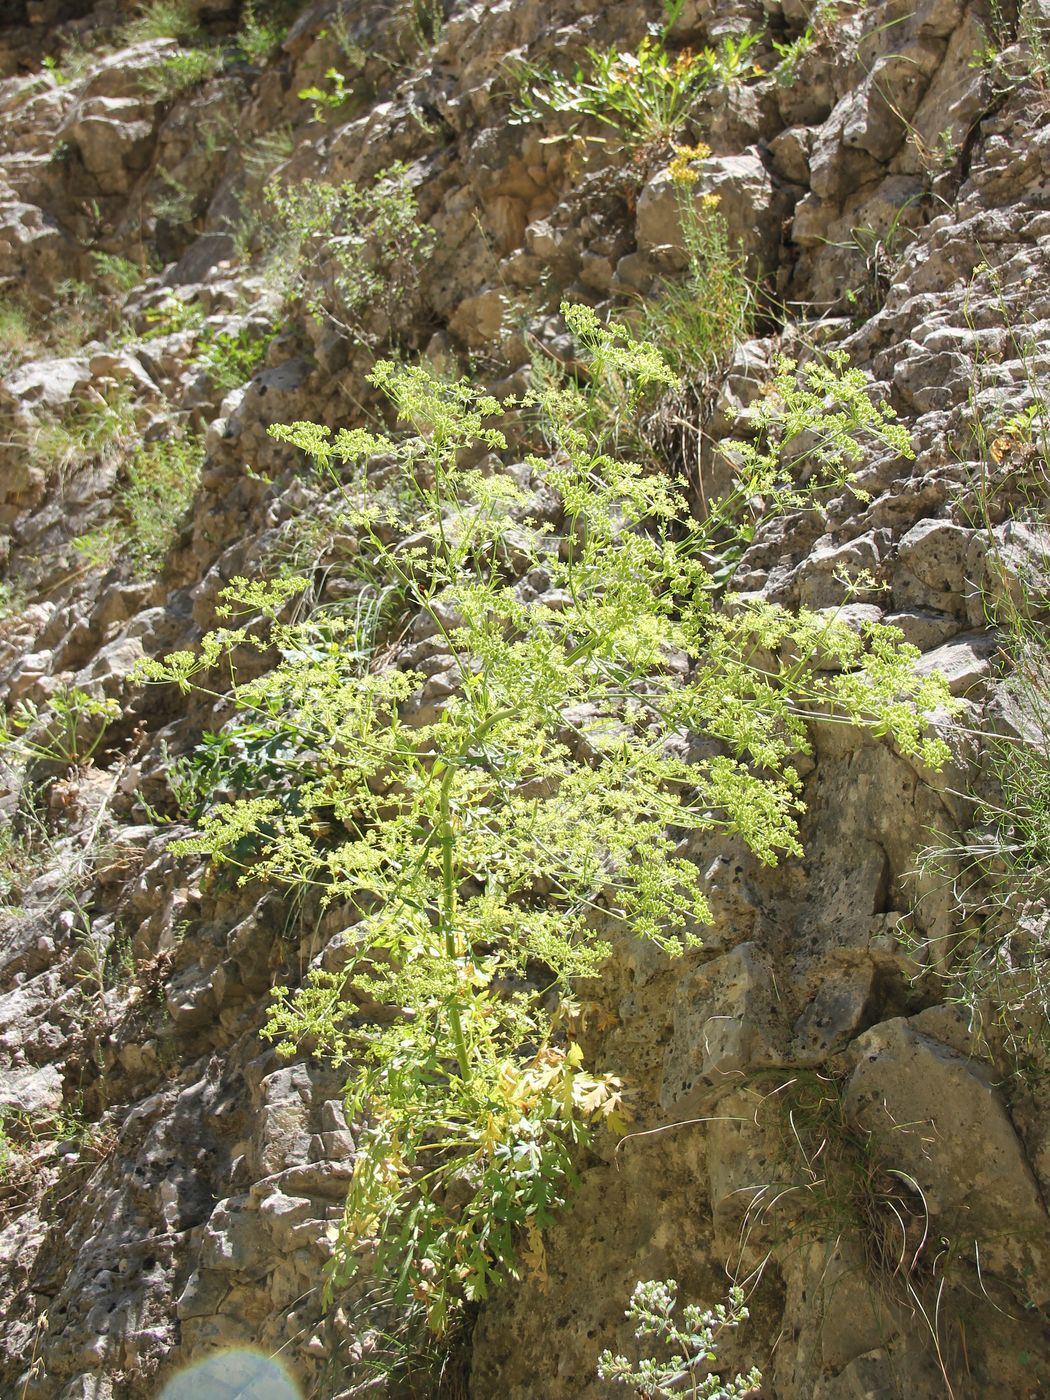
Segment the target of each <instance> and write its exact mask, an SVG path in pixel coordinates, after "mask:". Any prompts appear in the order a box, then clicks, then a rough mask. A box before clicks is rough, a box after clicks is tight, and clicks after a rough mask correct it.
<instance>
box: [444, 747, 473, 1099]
mask: <svg viewBox="0 0 1050 1400" xmlns="http://www.w3.org/2000/svg"><path fill="white" fill-rule="evenodd" d="M455 771H456V770H455V769H454V768H452V767H451V766H450V767H448V768H446V769H445V771H444V773H442V775H441V799H440V800H441V929H442V932H443V933H444V935H445V953H446V955H447V956H448V957H449V958H451V960H452V962H453V963H456V962H457V961H458V959H459V949H458V948H457V947H456V879H455V872H454V869H453V863H452V850H453V843H454V841H455V837H454V835H453V832H452V803H451V793H452V780H453V778H454V776H455ZM448 1019H449V1025H450V1027H451V1029H452V1041H453V1044H454V1045H455V1047H456V1062H457V1063H458V1065H459V1072H460V1074H461V1075H462V1077H463V1078H464V1079H469V1078H470V1058H469V1056H468V1054H467V1042H466V1037H465V1036H464V1034H463V1021H462V1018H461V1017H460V1014H459V1002H458V1000H457V994H456V993H455V992H454V993H453V994H452V997H451V999H450V1001H449V1006H448Z"/></svg>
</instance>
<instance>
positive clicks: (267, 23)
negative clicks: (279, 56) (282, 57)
mask: <svg viewBox="0 0 1050 1400" xmlns="http://www.w3.org/2000/svg"><path fill="white" fill-rule="evenodd" d="M272 8H273V7H272V6H269V5H267V6H266V7H265V9H264V14H266V15H267V17H266V18H265V19H260V18H259V15H258V13H257V11H256V8H255V4H254V2H253V0H247V3H246V4H245V6H244V9H243V10H242V11H241V24H240V28H239V29H238V30H237V35H236V44H237V47H238V48H239V49H240V50H241V52H242V53H243V54H244V56H245V58H247V59H248V61H249V63H255V64H259V65H260V66H261V65H262V64H264V63H266V62H267V61H268V60H269V59H270V58H272V57H273V55H274V53H275V52H276V50H277V49H279V48H280V46H281V44H282V42H283V41H284V36H285V35H286V34H287V32H288V26H287V25H286V24H283V23H281V22H276V23H275V22H273V21H272V19H271V17H270V16H269V14H268V13H267V12H268V11H269V10H272Z"/></svg>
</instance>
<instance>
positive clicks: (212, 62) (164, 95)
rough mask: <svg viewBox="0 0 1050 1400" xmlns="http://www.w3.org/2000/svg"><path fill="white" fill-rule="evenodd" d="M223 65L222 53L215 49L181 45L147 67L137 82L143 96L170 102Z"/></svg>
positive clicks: (209, 76) (198, 84)
mask: <svg viewBox="0 0 1050 1400" xmlns="http://www.w3.org/2000/svg"><path fill="white" fill-rule="evenodd" d="M222 65H223V56H222V54H221V52H219V51H218V50H217V49H180V50H179V51H178V53H173V54H169V55H168V56H167V57H166V58H163V59H161V61H160V62H159V63H158V64H157V65H156V67H154V68H148V69H146V71H145V72H144V73H143V74H142V76H141V78H140V79H139V84H140V86H141V88H142V91H143V93H144V94H145V96H146V97H149V98H152V99H153V100H154V101H156V102H171V101H173V100H174V99H175V98H176V97H179V96H181V94H182V93H184V92H188V91H189V90H190V89H191V88H195V87H199V86H200V85H201V83H204V82H207V80H208V79H209V78H213V77H214V76H215V75H216V73H218V72H219V71H220V69H221V68H222Z"/></svg>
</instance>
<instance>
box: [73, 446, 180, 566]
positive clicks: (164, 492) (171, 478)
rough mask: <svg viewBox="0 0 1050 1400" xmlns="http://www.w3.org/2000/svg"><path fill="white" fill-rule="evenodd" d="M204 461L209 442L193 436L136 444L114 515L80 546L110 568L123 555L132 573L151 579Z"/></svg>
mask: <svg viewBox="0 0 1050 1400" xmlns="http://www.w3.org/2000/svg"><path fill="white" fill-rule="evenodd" d="M203 460H204V449H203V445H202V444H201V442H200V441H199V440H198V439H197V438H195V437H192V436H186V437H182V438H179V437H170V438H166V439H165V440H163V441H160V442H154V443H143V444H142V445H141V446H139V447H137V448H135V450H134V451H133V452H132V453H131V454H130V456H129V457H128V458H127V459H126V461H125V462H124V464H123V466H122V468H121V472H120V476H119V477H118V482H117V488H116V492H115V499H114V506H115V511H114V514H113V516H112V517H111V518H110V519H109V520H107V521H106V523H105V524H104V525H102V526H100V527H99V528H98V529H96V530H92V531H91V532H89V533H88V534H84V535H80V536H79V537H78V538H77V539H75V540H74V541H73V544H74V546H75V547H76V548H77V549H78V550H79V551H80V553H81V554H82V555H83V556H84V558H85V559H86V560H87V561H88V563H89V564H90V565H91V566H92V567H93V568H108V567H109V566H110V565H111V564H113V563H114V562H115V561H116V560H118V559H119V560H121V561H122V564H123V566H124V567H125V569H126V570H127V572H128V574H129V576H130V577H132V578H137V579H145V578H149V577H151V576H152V575H153V574H155V573H156V572H157V570H158V569H159V568H160V567H161V566H162V564H163V563H164V560H165V558H166V556H167V554H168V551H169V549H170V548H171V544H172V541H173V539H174V537H175V535H176V533H177V531H178V528H179V524H180V521H181V519H182V517H183V515H184V514H185V512H186V509H187V507H188V506H189V504H190V502H191V501H192V500H193V496H194V493H195V491H196V489H197V479H198V477H199V475H200V468H201V464H202V462H203Z"/></svg>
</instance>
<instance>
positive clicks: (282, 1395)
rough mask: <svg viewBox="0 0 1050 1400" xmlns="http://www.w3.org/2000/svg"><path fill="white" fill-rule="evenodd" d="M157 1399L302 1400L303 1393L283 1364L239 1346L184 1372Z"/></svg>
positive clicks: (197, 1363)
mask: <svg viewBox="0 0 1050 1400" xmlns="http://www.w3.org/2000/svg"><path fill="white" fill-rule="evenodd" d="M157 1400H302V1392H301V1391H300V1390H299V1387H298V1386H297V1385H296V1384H295V1382H294V1381H293V1380H292V1378H291V1376H289V1374H288V1372H287V1371H286V1370H285V1369H284V1367H283V1366H282V1365H281V1364H280V1362H279V1361H274V1360H273V1358H272V1357H270V1356H264V1355H263V1354H262V1352H261V1351H252V1350H250V1349H248V1348H246V1347H245V1348H242V1347H236V1348H234V1349H233V1350H232V1351H220V1352H216V1354H215V1355H214V1356H209V1357H207V1358H206V1359H205V1360H204V1361H197V1362H195V1363H194V1364H193V1365H192V1366H190V1367H189V1368H188V1369H187V1370H185V1371H180V1372H179V1374H178V1375H177V1376H173V1377H172V1378H171V1380H170V1381H168V1383H167V1385H165V1387H164V1389H163V1390H162V1391H161V1393H160V1395H159V1396H158V1397H157Z"/></svg>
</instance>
